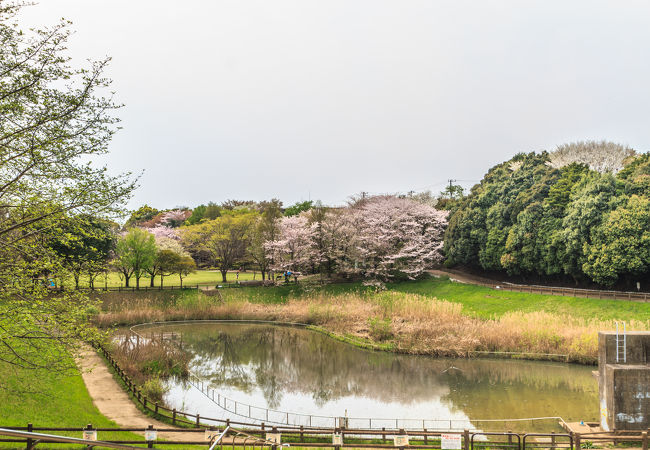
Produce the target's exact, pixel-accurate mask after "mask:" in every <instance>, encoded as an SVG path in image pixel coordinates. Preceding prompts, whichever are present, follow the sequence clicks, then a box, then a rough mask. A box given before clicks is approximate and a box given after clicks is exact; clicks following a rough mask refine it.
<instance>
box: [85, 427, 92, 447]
mask: <svg viewBox="0 0 650 450" xmlns="http://www.w3.org/2000/svg"><path fill="white" fill-rule="evenodd" d="M92 429H93V425H92V424H91V423H89V424H88V425H86V430H92ZM86 448H87V449H88V450H91V449H92V447H91V446H90V445H88V446H87V447H86Z"/></svg>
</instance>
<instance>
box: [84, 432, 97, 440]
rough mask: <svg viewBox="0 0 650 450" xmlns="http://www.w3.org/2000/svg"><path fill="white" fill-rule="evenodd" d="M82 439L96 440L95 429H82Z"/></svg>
mask: <svg viewBox="0 0 650 450" xmlns="http://www.w3.org/2000/svg"><path fill="white" fill-rule="evenodd" d="M83 439H85V440H87V441H96V440H97V430H84V435H83Z"/></svg>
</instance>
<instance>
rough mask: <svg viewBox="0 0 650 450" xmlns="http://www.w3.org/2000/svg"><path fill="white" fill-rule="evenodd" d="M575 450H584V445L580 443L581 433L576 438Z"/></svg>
mask: <svg viewBox="0 0 650 450" xmlns="http://www.w3.org/2000/svg"><path fill="white" fill-rule="evenodd" d="M574 438H575V439H574V449H575V450H580V449H581V448H582V444H581V442H580V433H576V434H575V436H574Z"/></svg>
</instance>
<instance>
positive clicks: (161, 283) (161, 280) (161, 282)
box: [160, 272, 163, 289]
mask: <svg viewBox="0 0 650 450" xmlns="http://www.w3.org/2000/svg"><path fill="white" fill-rule="evenodd" d="M162 287H163V274H162V272H160V289H162Z"/></svg>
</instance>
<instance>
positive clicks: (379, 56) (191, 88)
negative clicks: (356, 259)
mask: <svg viewBox="0 0 650 450" xmlns="http://www.w3.org/2000/svg"><path fill="white" fill-rule="evenodd" d="M60 17H65V18H66V19H69V20H72V21H73V22H74V25H73V29H74V30H76V34H75V36H74V37H73V39H72V42H71V43H70V46H69V47H70V54H71V56H72V57H73V58H74V60H75V61H76V62H77V64H79V65H82V64H83V63H84V62H85V60H86V59H87V58H92V59H99V58H102V57H104V56H106V55H110V56H112V58H113V61H112V63H111V66H110V69H109V70H108V72H107V75H108V76H109V77H111V78H112V79H113V80H114V84H113V87H114V89H115V90H116V91H117V94H118V99H119V101H121V102H123V103H125V104H126V107H125V108H124V109H122V110H121V111H120V112H119V116H120V117H121V119H122V126H123V127H124V129H123V130H122V131H120V132H119V133H118V135H117V136H116V137H115V139H114V140H113V143H112V144H111V155H110V157H109V158H108V165H109V166H110V167H111V169H114V170H116V171H117V170H126V169H131V170H133V171H136V172H137V171H139V170H141V169H144V170H145V173H144V175H143V177H142V183H141V187H140V188H139V190H138V191H137V193H136V195H135V197H134V199H133V201H132V204H131V206H133V207H136V206H139V205H141V204H143V203H148V204H150V205H152V206H155V207H158V208H169V207H174V206H178V205H186V206H190V207H192V206H195V205H197V204H200V203H205V202H208V201H216V202H220V201H223V200H226V199H229V198H237V199H254V200H262V199H268V198H271V197H278V198H280V199H282V200H283V201H284V203H285V204H286V205H288V204H291V203H294V202H295V201H298V200H306V199H308V198H311V199H312V200H314V199H321V200H322V201H323V202H325V203H328V204H341V203H344V201H345V200H346V198H347V197H348V196H349V195H351V194H354V193H358V192H360V191H368V192H371V193H380V192H381V193H383V192H395V191H402V192H404V191H408V190H411V189H414V190H422V189H423V188H425V187H428V188H431V189H432V190H433V191H434V192H437V191H439V190H441V189H443V188H444V184H445V181H446V180H447V179H448V178H454V179H459V180H479V179H480V178H481V177H482V175H483V174H484V173H485V172H486V171H487V169H489V168H490V167H491V166H493V165H495V164H497V163H499V162H501V161H503V160H505V159H508V158H510V157H511V156H513V155H514V154H515V153H517V152H519V151H533V150H541V149H553V148H554V147H555V146H556V145H558V144H561V143H565V142H569V141H575V140H580V139H609V140H613V141H616V142H620V143H623V144H628V145H630V146H632V147H633V148H635V149H637V150H641V151H647V150H648V148H649V147H650V145H649V144H650V126H649V124H650V89H648V84H649V83H650V2H647V1H594V0H589V1H570V2H568V1H564V0H563V1H549V0H544V1H521V0H513V1H486V0H475V1H459V0H453V1H437V0H423V1H419V0H390V1H387V0H319V1H314V0H259V1H257V0H210V1H208V0H202V1H199V0H185V1H178V0H176V1H169V0H156V1H154V0H129V1H127V0H110V1H108V0H40V4H39V5H37V6H32V7H29V8H25V9H24V11H23V13H22V14H21V16H20V18H21V22H22V23H23V24H25V25H26V26H27V25H47V24H53V23H55V22H56V21H57V20H58V19H59V18H60ZM461 184H464V185H466V186H469V185H471V184H472V183H471V182H463V183H461Z"/></svg>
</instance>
